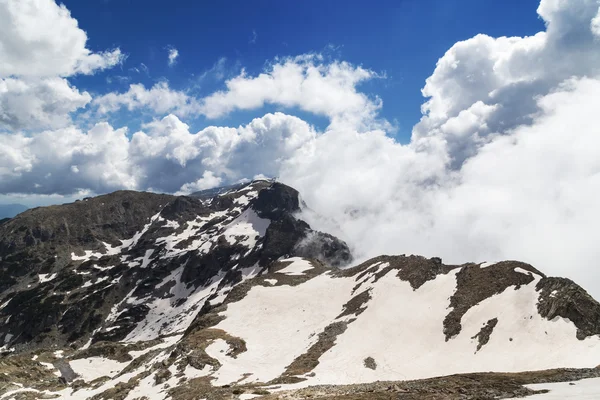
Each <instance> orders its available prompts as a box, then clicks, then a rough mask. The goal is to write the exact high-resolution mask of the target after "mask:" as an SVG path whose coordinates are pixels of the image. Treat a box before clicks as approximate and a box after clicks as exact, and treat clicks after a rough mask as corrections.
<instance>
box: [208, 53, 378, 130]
mask: <svg viewBox="0 0 600 400" xmlns="http://www.w3.org/2000/svg"><path fill="white" fill-rule="evenodd" d="M375 77H377V74H376V73H374V72H373V71H370V70H367V69H364V68H362V67H360V66H354V65H352V64H350V63H347V62H339V61H334V62H331V63H324V62H323V59H322V57H321V56H319V55H304V56H299V57H289V58H284V59H281V60H277V62H275V63H273V64H272V65H270V66H269V67H268V68H267V69H266V70H265V71H264V72H263V73H261V74H259V75H258V76H249V75H247V74H246V73H245V72H244V71H242V73H241V74H240V75H238V76H236V77H235V78H232V79H229V80H227V81H226V82H225V85H226V89H225V90H223V91H219V92H216V93H213V94H212V95H210V96H207V97H206V98H204V99H203V100H202V107H201V111H202V113H203V114H204V115H206V116H207V117H208V118H217V117H221V116H223V115H226V114H228V113H230V112H232V111H235V110H251V109H257V108H260V107H263V106H264V105H265V104H275V105H281V106H284V107H298V108H300V109H302V110H304V111H308V112H311V113H314V114H317V115H323V116H326V117H328V118H329V119H330V120H331V123H332V125H341V126H345V127H356V126H363V125H365V124H368V125H373V123H374V122H375V120H376V116H377V115H376V114H377V111H378V110H379V109H380V108H381V100H380V99H379V98H370V97H369V96H367V95H365V94H364V93H361V92H359V91H358V89H357V86H358V85H359V84H360V83H362V82H364V81H366V80H369V79H373V78H375Z"/></svg>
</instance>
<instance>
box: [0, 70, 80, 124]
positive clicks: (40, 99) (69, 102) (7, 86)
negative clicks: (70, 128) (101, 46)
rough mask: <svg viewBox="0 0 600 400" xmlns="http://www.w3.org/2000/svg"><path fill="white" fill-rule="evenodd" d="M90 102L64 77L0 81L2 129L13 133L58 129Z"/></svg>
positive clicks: (0, 121) (0, 120)
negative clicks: (25, 130) (46, 128)
mask: <svg viewBox="0 0 600 400" xmlns="http://www.w3.org/2000/svg"><path fill="white" fill-rule="evenodd" d="M90 101H91V96H90V94H89V93H87V92H83V93H81V92H79V90H77V88H74V87H72V86H71V85H70V84H69V82H68V81H67V80H66V79H64V78H44V79H39V80H34V81H29V80H21V79H14V78H6V79H0V127H1V126H4V127H8V128H9V129H11V130H20V129H36V128H45V127H58V126H64V125H67V124H68V123H69V122H70V118H69V114H70V113H71V112H73V111H75V110H77V109H79V108H82V107H85V105H86V104H88V103H89V102H90Z"/></svg>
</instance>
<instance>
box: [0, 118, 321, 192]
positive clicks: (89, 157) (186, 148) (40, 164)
mask: <svg viewBox="0 0 600 400" xmlns="http://www.w3.org/2000/svg"><path fill="white" fill-rule="evenodd" d="M315 136H316V133H315V131H314V130H313V128H312V127H311V126H310V125H308V124H307V123H306V122H304V121H302V120H300V119H298V118H296V117H292V116H288V115H284V114H281V113H276V114H267V115H265V116H264V117H262V118H257V119H255V120H253V121H252V122H250V123H249V124H248V125H245V126H240V127H239V128H227V127H208V128H205V129H203V130H201V131H199V132H197V133H191V132H190V130H189V126H188V125H186V124H185V123H183V122H181V120H179V119H178V118H177V117H176V116H175V115H168V116H167V117H165V118H163V119H162V120H157V121H153V122H151V123H148V124H146V125H145V126H144V128H143V130H142V131H139V132H135V133H134V134H133V135H131V137H129V135H127V130H126V129H124V128H123V129H114V128H113V127H112V126H110V125H109V124H107V123H99V124H97V125H96V126H95V127H93V128H92V129H91V130H89V131H82V130H80V129H77V128H73V127H71V128H64V129H58V130H48V131H44V132H42V133H39V134H36V135H33V136H26V135H24V134H0V193H7V194H10V193H13V194H14V193H32V194H46V195H47V194H56V193H58V194H63V195H70V194H72V193H74V192H77V191H81V190H86V191H90V192H95V193H105V192H110V191H113V190H117V189H123V188H126V189H139V190H156V191H163V192H170V193H173V192H177V191H194V190H201V189H206V188H209V187H214V186H216V185H218V184H219V183H221V182H222V181H223V180H227V181H237V180H240V179H242V178H244V177H247V176H254V175H257V174H260V173H266V174H268V175H275V174H276V173H277V171H279V169H280V168H281V163H282V162H283V160H286V159H288V158H290V156H291V155H292V154H294V153H295V152H296V151H297V150H298V149H299V148H300V147H302V146H303V145H304V144H305V143H306V142H307V141H310V140H312V139H314V137H315ZM273 155H277V156H273ZM198 177H201V178H200V179H199V178H198Z"/></svg>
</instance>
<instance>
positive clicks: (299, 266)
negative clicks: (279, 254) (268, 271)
mask: <svg viewBox="0 0 600 400" xmlns="http://www.w3.org/2000/svg"><path fill="white" fill-rule="evenodd" d="M281 262H291V264H290V265H288V266H287V267H285V268H283V269H280V270H279V271H277V272H278V273H280V274H285V275H304V272H305V271H308V270H309V269H313V268H314V267H313V266H312V264H311V263H310V261H308V260H305V259H303V258H300V257H292V258H288V259H285V260H281Z"/></svg>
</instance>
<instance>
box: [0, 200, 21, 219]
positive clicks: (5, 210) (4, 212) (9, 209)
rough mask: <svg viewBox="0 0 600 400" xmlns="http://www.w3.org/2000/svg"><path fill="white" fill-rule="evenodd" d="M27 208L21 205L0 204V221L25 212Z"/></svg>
mask: <svg viewBox="0 0 600 400" xmlns="http://www.w3.org/2000/svg"><path fill="white" fill-rule="evenodd" d="M27 208H28V207H27V206H24V205H23V204H0V221H2V220H3V219H5V218H12V217H14V216H15V215H17V214H20V213H22V212H23V211H25V210H27Z"/></svg>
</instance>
